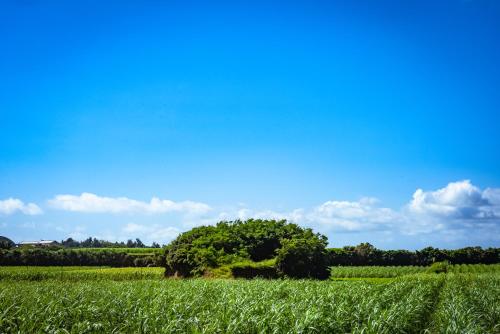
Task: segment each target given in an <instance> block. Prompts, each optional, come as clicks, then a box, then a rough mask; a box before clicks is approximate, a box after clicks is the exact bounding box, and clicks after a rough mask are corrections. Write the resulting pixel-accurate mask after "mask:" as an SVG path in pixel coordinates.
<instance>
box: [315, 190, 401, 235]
mask: <svg viewBox="0 0 500 334" xmlns="http://www.w3.org/2000/svg"><path fill="white" fill-rule="evenodd" d="M377 203H378V200H377V199H375V198H372V197H369V198H362V199H360V200H359V201H354V202H349V201H327V202H325V203H323V204H321V205H319V206H318V207H316V208H314V210H313V211H312V212H311V213H310V214H308V215H307V219H308V220H309V221H311V222H318V223H320V224H322V225H323V226H325V227H326V228H330V229H334V230H344V231H361V230H363V231H366V230H382V229H387V228H389V227H390V226H392V225H393V224H395V223H396V222H398V221H400V220H402V219H403V217H402V216H401V215H400V214H399V213H398V212H396V211H394V210H392V209H389V208H383V207H382V208H381V207H378V206H377Z"/></svg>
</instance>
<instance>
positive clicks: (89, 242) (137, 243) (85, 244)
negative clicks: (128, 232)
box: [60, 237, 161, 248]
mask: <svg viewBox="0 0 500 334" xmlns="http://www.w3.org/2000/svg"><path fill="white" fill-rule="evenodd" d="M60 244H61V246H63V247H67V248H160V247H161V246H160V244H158V243H157V242H153V243H152V244H151V246H146V245H145V244H144V243H143V242H142V241H141V239H139V238H136V239H135V240H132V239H129V240H127V242H123V241H121V242H111V241H106V240H99V239H97V238H91V237H90V238H87V239H85V240H83V241H77V240H74V239H73V238H68V239H66V240H62V241H61V243H60Z"/></svg>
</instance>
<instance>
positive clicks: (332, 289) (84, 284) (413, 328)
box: [0, 266, 500, 333]
mask: <svg viewBox="0 0 500 334" xmlns="http://www.w3.org/2000/svg"><path fill="white" fill-rule="evenodd" d="M384 268H385V270H386V271H387V272H394V268H391V267H378V268H376V270H378V271H379V272H380V273H381V274H380V275H381V276H382V274H383V270H384ZM402 268H403V267H402ZM411 268H412V267H411ZM453 268H454V267H453ZM453 268H452V270H450V271H451V272H449V273H447V274H425V273H409V272H411V271H413V270H415V268H413V269H399V270H400V271H401V272H406V273H405V274H404V275H400V276H399V277H394V276H391V275H389V274H384V275H383V276H382V278H376V277H373V274H372V273H367V274H365V277H357V278H345V279H343V280H339V279H337V280H329V281H307V280H259V279H257V280H243V279H238V280H223V279H190V280H174V279H163V278H162V274H163V269H162V268H89V267H36V268H34V267H1V268H0V332H1V333H35V332H48V333H68V332H69V333H500V306H499V305H500V303H499V302H498V301H499V300H500V270H499V269H500V266H491V267H486V268H481V269H480V267H474V266H465V267H464V268H462V267H461V268H460V270H458V269H457V270H454V269H453ZM358 270H361V269H358ZM373 270H375V269H373ZM405 270H406V271H405ZM365 271H368V269H365ZM462 272H464V273H462ZM465 272H467V273H465ZM332 273H333V271H332ZM369 275H372V276H369ZM358 276H362V274H361V272H360V271H359V272H358ZM396 276H397V275H396Z"/></svg>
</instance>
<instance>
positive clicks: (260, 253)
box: [166, 219, 326, 277]
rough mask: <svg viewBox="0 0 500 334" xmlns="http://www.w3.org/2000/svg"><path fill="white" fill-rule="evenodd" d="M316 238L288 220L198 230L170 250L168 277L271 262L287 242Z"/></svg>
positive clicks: (185, 236) (186, 233)
mask: <svg viewBox="0 0 500 334" xmlns="http://www.w3.org/2000/svg"><path fill="white" fill-rule="evenodd" d="M312 236H316V235H315V234H313V233H312V231H311V230H310V229H304V228H301V227H300V226H298V225H296V224H290V223H287V222H286V221H285V220H260V219H256V220H254V219H249V220H246V221H240V220H236V221H232V222H226V221H223V222H220V223H218V224H217V225H216V226H201V227H196V228H193V229H192V230H190V231H188V232H185V233H183V234H181V235H180V236H179V237H177V239H175V240H174V241H173V242H172V243H170V244H169V245H168V246H167V247H166V264H167V269H166V274H167V275H176V276H181V277H190V276H200V275H202V274H203V273H204V272H205V271H206V270H207V269H208V268H214V267H219V266H221V265H225V264H231V263H235V262H241V261H245V260H251V261H261V260H265V259H271V258H274V257H275V256H276V254H277V253H276V252H277V250H278V249H280V248H281V247H282V244H283V242H284V241H286V240H292V239H297V238H311V237H312ZM322 238H325V237H322ZM325 240H326V238H325Z"/></svg>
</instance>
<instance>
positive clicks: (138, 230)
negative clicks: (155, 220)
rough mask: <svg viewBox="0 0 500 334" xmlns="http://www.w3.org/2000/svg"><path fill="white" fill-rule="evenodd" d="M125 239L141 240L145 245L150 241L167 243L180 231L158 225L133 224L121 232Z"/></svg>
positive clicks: (126, 226)
mask: <svg viewBox="0 0 500 334" xmlns="http://www.w3.org/2000/svg"><path fill="white" fill-rule="evenodd" d="M122 232H123V234H124V235H125V236H126V237H127V238H137V237H138V238H141V239H143V240H144V241H146V242H147V243H150V242H152V241H156V242H162V243H165V242H168V241H170V240H173V239H174V238H175V237H177V236H178V235H179V233H181V230H180V229H178V228H176V227H172V226H162V225H159V224H152V225H146V224H135V223H129V224H127V225H125V227H124V228H123V230H122Z"/></svg>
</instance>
